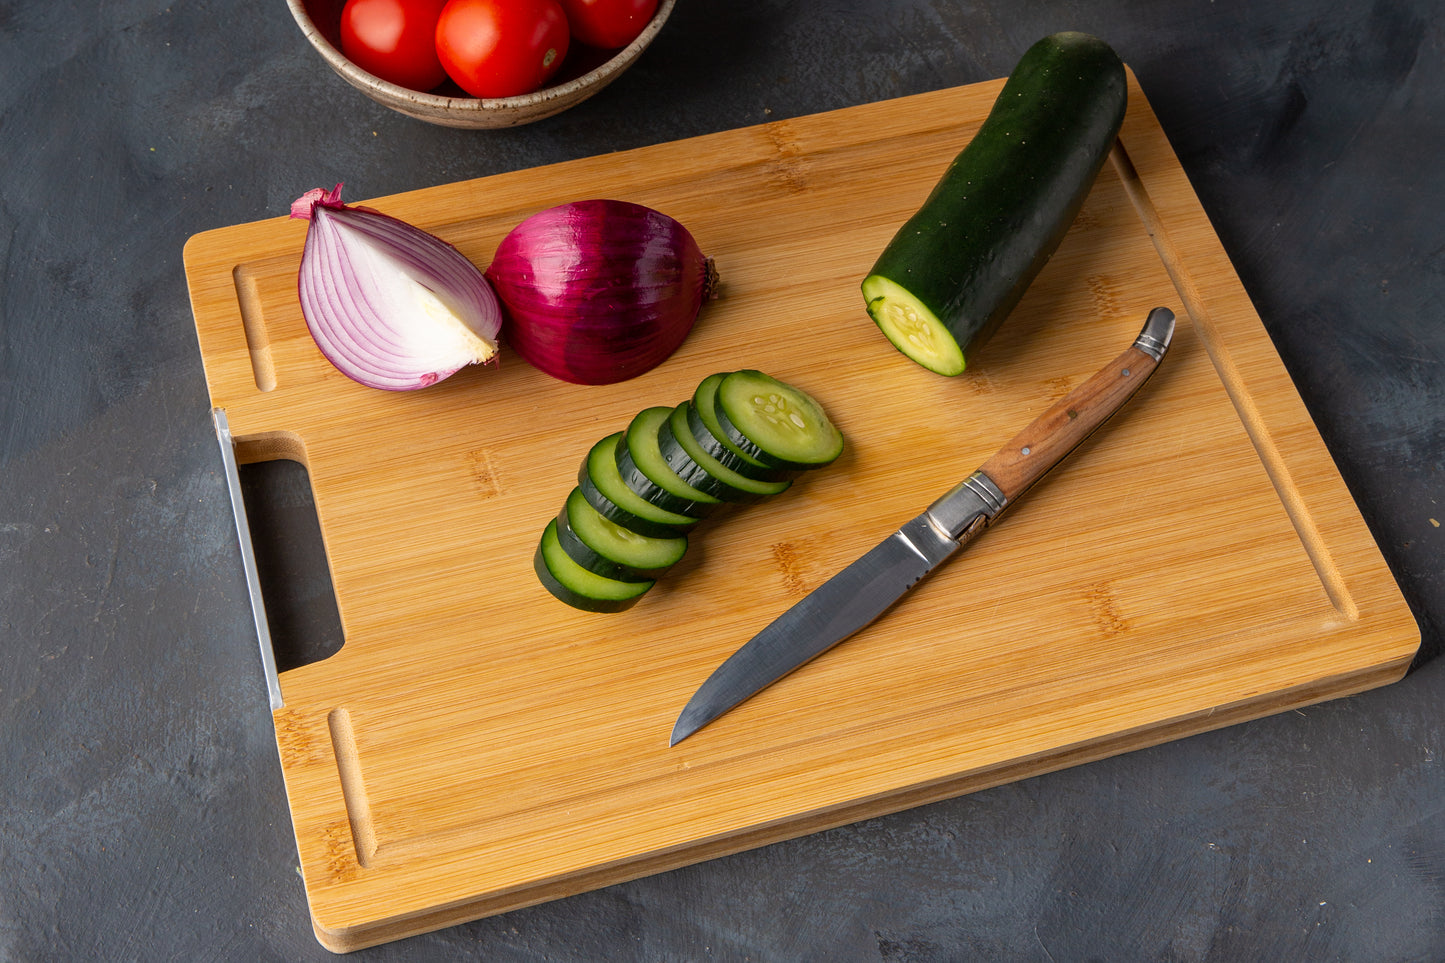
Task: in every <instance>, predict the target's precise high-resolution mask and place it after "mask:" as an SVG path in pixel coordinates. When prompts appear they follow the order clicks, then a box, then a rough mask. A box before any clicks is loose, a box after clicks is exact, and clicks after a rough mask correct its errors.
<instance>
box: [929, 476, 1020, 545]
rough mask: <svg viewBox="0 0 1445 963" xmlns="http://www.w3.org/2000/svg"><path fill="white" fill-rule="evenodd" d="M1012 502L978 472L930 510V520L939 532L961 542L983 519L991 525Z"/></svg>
mask: <svg viewBox="0 0 1445 963" xmlns="http://www.w3.org/2000/svg"><path fill="white" fill-rule="evenodd" d="M1007 504H1008V499H1007V498H1005V497H1004V493H1003V491H1002V490H1000V489H999V487H998V486H997V485H995V484H994V482H993V479H992V478H989V477H988V476H987V475H985V474H984V473H983V471H982V470H979V471H975V472H974V473H973V474H972V475H969V476H968V477H967V478H965V479H964V480H963V481H962V482H960V483H959V484H958V485H957V486H956V487H955V488H954V489H953V490H952V491H950V492H949V493H948V494H946V495H944V496H943V497H942V498H940V499H938V501H936V502H934V503H933V504H932V505H929V506H928V517H929V520H930V521H932V522H933V524H934V525H936V526H937V527H938V528H940V529H942V530H943V531H945V532H947V533H948V537H949V538H953V539H958V538H959V537H961V536H962V535H963V533H964V532H966V531H968V530H969V529H974V528H975V527H976V526H977V525H978V523H979V520H980V519H983V520H984V521H983V524H984V525H987V524H988V523H989V522H991V521H993V520H994V519H995V518H996V517H998V514H999V512H1002V511H1003V510H1004V506H1005V505H1007Z"/></svg>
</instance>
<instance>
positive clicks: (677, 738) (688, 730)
mask: <svg viewBox="0 0 1445 963" xmlns="http://www.w3.org/2000/svg"><path fill="white" fill-rule="evenodd" d="M713 718H715V717H714V716H710V715H708V714H707V713H706V712H704V711H700V710H699V709H698V708H697V706H695V705H693V704H692V703H689V704H687V705H686V706H684V707H683V710H682V712H681V714H679V715H678V717H677V722H676V724H674V725H673V727H672V737H671V738H670V739H669V740H668V743H667V747H668V748H669V749H671V748H672V747H673V746H675V745H677V744H678V743H679V742H681V741H682V740H684V739H686V738H687V737H688V736H690V735H692V734H693V733H694V732H697V730H699V729H701V728H702V727H703V726H705V725H707V724H708V723H709V722H711V721H712V720H713Z"/></svg>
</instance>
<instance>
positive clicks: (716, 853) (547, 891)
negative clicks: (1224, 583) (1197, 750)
mask: <svg viewBox="0 0 1445 963" xmlns="http://www.w3.org/2000/svg"><path fill="white" fill-rule="evenodd" d="M1412 660H1413V653H1410V654H1407V655H1404V656H1401V657H1398V658H1395V659H1391V660H1388V661H1386V662H1383V663H1380V664H1377V665H1372V666H1367V667H1363V668H1361V669H1360V670H1359V671H1357V672H1353V673H1348V674H1344V675H1337V676H1331V677H1328V678H1324V679H1318V680H1312V681H1310V682H1307V683H1303V684H1301V685H1299V686H1295V687H1291V688H1289V689H1276V690H1271V691H1269V692H1265V693H1261V694H1260V695H1259V696H1258V697H1251V698H1248V699H1243V700H1239V701H1236V702H1233V703H1229V704H1226V705H1222V706H1215V707H1212V708H1209V709H1207V710H1202V711H1200V712H1195V713H1191V714H1188V715H1185V716H1181V717H1178V718H1174V719H1164V720H1160V721H1159V722H1157V723H1154V724H1150V725H1147V726H1143V727H1139V728H1135V729H1132V730H1125V731H1121V732H1116V733H1111V734H1110V735H1108V736H1107V737H1104V738H1101V739H1096V740H1090V741H1087V742H1083V743H1078V744H1075V745H1071V746H1062V747H1059V748H1058V749H1057V750H1050V751H1047V752H1044V753H1039V754H1036V755H1034V756H1031V757H1026V758H1020V759H1015V760H1010V761H1009V762H1007V763H1004V764H1001V765H997V766H991V767H987V768H984V769H980V770H973V771H968V772H961V773H956V774H953V775H952V776H948V777H944V778H942V779H939V780H934V781H931V782H928V783H921V784H916V785H909V786H901V787H898V788H897V789H896V790H892V791H889V792H887V793H881V794H878V795H875V796H871V797H867V798H862V799H856V800H851V801H849V802H848V803H846V804H843V805H840V806H835V807H829V808H827V809H823V810H819V811H816V812H812V813H805V814H800V815H795V816H792V817H789V818H788V819H784V820H778V821H776V822H774V823H770V824H766V825H757V826H752V827H749V828H748V829H746V830H744V831H741V832H737V833H729V834H727V835H723V836H718V837H713V838H707V839H700V840H694V841H691V842H689V843H688V844H686V845H684V846H678V847H674V848H670V849H662V850H658V851H654V852H648V853H643V854H639V855H638V856H636V857H633V858H629V859H626V860H620V861H618V862H616V863H613V864H610V865H605V866H593V867H588V868H587V869H586V870H584V871H581V872H579V873H573V874H567V875H565V876H559V877H555V878H548V879H543V880H537V881H534V882H531V883H526V884H519V885H518V886H516V887H512V888H509V889H507V890H504V891H493V892H490V893H487V894H484V895H479V896H477V897H476V898H472V899H463V900H459V901H457V902H455V903H453V904H450V905H448V906H444V907H437V908H434V909H430V910H427V911H425V912H423V913H419V914H409V915H403V916H397V917H386V918H380V917H378V918H375V919H370V920H365V921H362V922H353V923H349V924H348V923H330V924H328V923H327V922H325V921H324V919H323V912H324V911H323V910H322V909H321V908H319V907H318V905H317V904H318V903H319V902H320V900H313V899H312V893H311V892H310V891H309V890H308V892H307V900H308V907H309V909H310V912H311V920H312V928H313V931H314V932H315V935H316V939H317V941H318V942H319V943H320V944H321V945H322V946H323V947H325V948H326V949H328V950H331V951H332V952H335V953H350V952H354V951H356V950H361V949H366V948H368V947H372V946H378V945H381V944H383V943H389V942H393V941H395V940H399V939H405V938H407V937H411V936H419V935H422V934H424V933H429V932H433V931H435V930H437V929H441V928H444V927H448V926H456V925H460V924H463V923H468V922H473V921H476V920H479V919H485V918H488V917H491V916H497V915H500V914H503V913H509V912H514V911H516V910H520V909H525V908H526V907H529V906H536V905H538V904H541V903H546V902H549V901H551V900H555V899H562V898H566V897H568V896H576V895H579V894H582V893H586V892H591V891H593V890H596V889H601V888H604V887H607V886H615V885H618V884H620V883H625V882H629V881H631V880H635V879H641V878H644V877H647V876H652V875H656V874H658V873H663V872H669V871H671V870H675V869H682V868H684V867H687V866H691V865H695V864H697V863H700V862H705V861H708V860H712V859H718V858H721V857H724V856H730V855H735V854H737V853H742V852H746V851H748V850H751V849H756V848H759V847H761V846H767V845H772V844H774V843H780V842H784V841H786V840H789V839H796V838H799V837H802V836H807V835H811V834H813V833H818V832H822V831H824V830H828V829H836V828H839V827H842V826H847V825H850V824H852V823H856V822H860V821H862V820H865V819H873V818H877V817H880V816H887V815H891V814H894V813H898V812H903V811H906V810H909V809H914V808H917V807H919V806H925V805H929V804H932V803H937V802H943V801H946V800H950V799H957V798H961V797H963V796H966V795H971V794H972V793H975V792H980V791H982V790H985V789H992V788H996V787H998V786H1002V785H1006V784H1009V783H1013V782H1018V781H1020V780H1023V779H1029V778H1033V777H1035V776H1042V775H1047V774H1049V773H1052V772H1058V771H1061V770H1064V769H1070V768H1073V767H1074V766H1078V765H1083V764H1086V763H1091V762H1099V761H1101V760H1104V759H1109V758H1112V757H1114V756H1119V755H1123V754H1125V753H1129V752H1134V751H1137V750H1140V749H1148V748H1152V747H1154V746H1159V745H1163V744H1165V743H1169V742H1173V741H1176V740H1179V739H1183V738H1186V737H1189V736H1196V735H1202V734H1204V733H1207V732H1212V731H1215V730H1218V729H1225V728H1228V727H1230V726H1233V725H1238V724H1240V723H1245V722H1250V721H1254V720H1257V719H1262V718H1265V717H1268V716H1272V715H1277V714H1278V713H1281V712H1286V711H1289V710H1291V709H1301V708H1305V707H1307V706H1311V705H1318V704H1320V703H1324V702H1329V701H1332V700H1334V699H1339V698H1344V697H1347V696H1351V695H1356V694H1359V693H1361V692H1366V691H1369V690H1371V689H1375V688H1379V687H1381V686H1385V685H1390V684H1393V683H1395V682H1398V681H1399V680H1400V679H1401V678H1403V677H1404V675H1405V673H1406V672H1407V671H1408V669H1409V667H1410V664H1411V662H1412Z"/></svg>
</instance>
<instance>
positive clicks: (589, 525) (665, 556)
mask: <svg viewBox="0 0 1445 963" xmlns="http://www.w3.org/2000/svg"><path fill="white" fill-rule="evenodd" d="M557 542H558V544H560V545H561V546H562V550H563V551H564V552H566V553H567V554H568V556H570V557H571V559H572V561H574V562H576V563H577V564H578V565H580V566H582V567H583V568H585V569H587V571H589V572H591V573H593V574H594V575H601V576H603V577H605V578H611V579H617V580H618V581H620V582H647V581H654V580H656V579H658V578H661V577H662V575H663V574H664V573H665V572H666V571H667V570H668V569H670V568H672V566H673V565H675V564H677V562H678V561H679V560H680V559H681V558H682V556H683V553H684V552H686V551H687V536H685V535H679V536H676V537H673V538H649V537H648V536H646V535H639V534H637V533H636V532H634V531H632V530H631V529H629V528H624V527H623V526H621V525H618V524H617V523H616V522H610V521H608V520H607V519H605V518H603V517H602V515H601V514H600V513H599V512H598V511H597V509H595V508H593V507H592V506H591V505H589V504H588V503H587V498H586V496H584V495H583V494H582V489H581V488H574V489H572V493H571V494H570V495H568V496H567V502H566V504H565V505H563V506H562V511H561V512H559V513H558V515H557Z"/></svg>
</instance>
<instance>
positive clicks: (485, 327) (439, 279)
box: [291, 184, 502, 391]
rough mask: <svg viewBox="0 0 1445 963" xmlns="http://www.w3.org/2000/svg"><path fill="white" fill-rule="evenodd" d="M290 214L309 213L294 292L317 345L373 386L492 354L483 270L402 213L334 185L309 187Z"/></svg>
mask: <svg viewBox="0 0 1445 963" xmlns="http://www.w3.org/2000/svg"><path fill="white" fill-rule="evenodd" d="M291 216H292V217H298V218H302V219H305V220H309V221H310V222H311V224H310V227H309V228H308V229H307V232H306V246H305V250H304V251H303V253H302V255H301V270H300V273H299V275H298V279H297V293H298V294H299V296H300V300H301V313H302V315H304V316H305V318H306V326H307V328H308V329H309V330H310V331H311V337H312V338H313V339H314V340H315V341H316V346H317V347H318V348H320V349H321V353H322V354H323V355H325V356H326V359H327V360H328V361H330V362H331V363H332V364H333V365H335V366H336V368H337V369H338V370H339V371H341V372H342V373H343V374H345V375H346V376H347V377H349V378H351V379H352V380H354V381H358V382H360V383H361V384H364V385H367V386H368V387H372V388H381V389H384V390H387V391H410V390H414V389H416V388H425V387H427V386H428V385H433V384H436V383H437V382H438V381H441V380H442V379H444V378H446V377H448V376H450V375H452V374H454V373H456V372H457V371H459V370H460V369H462V368H464V367H466V366H467V365H469V364H479V363H482V362H486V361H489V360H491V359H492V358H494V357H495V356H496V354H497V335H498V333H499V331H500V330H501V324H502V316H501V307H500V305H499V304H498V303H497V296H496V293H495V292H494V291H493V290H492V287H491V285H490V284H489V283H488V282H487V279H486V277H485V276H483V274H482V272H481V271H480V270H478V269H477V267H476V265H474V264H473V263H472V262H471V261H469V260H467V258H466V257H465V256H464V255H463V254H462V253H461V252H460V251H458V250H457V249H456V248H454V247H452V246H451V245H450V244H448V243H446V242H445V241H443V240H441V239H440V238H438V237H435V236H433V235H431V234H428V233H427V232H425V231H423V230H421V229H420V228H417V227H413V226H412V225H410V224H407V223H406V222H404V221H401V220H398V219H397V218H394V217H391V216H389V215H386V214H382V213H380V212H379V211H373V210H370V209H367V208H359V207H347V206H345V205H343V204H342V203H341V185H340V184H338V185H336V187H335V189H333V190H332V191H330V192H329V193H328V192H326V191H323V190H320V189H317V190H313V191H308V192H307V193H306V194H305V195H303V196H302V197H301V198H300V199H299V200H297V201H296V203H295V204H293V205H292V207H291Z"/></svg>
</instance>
